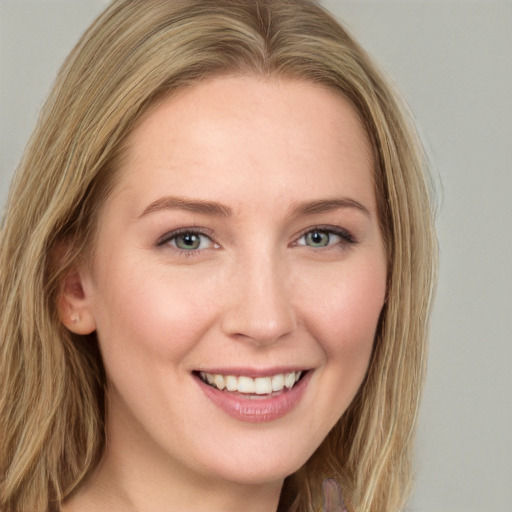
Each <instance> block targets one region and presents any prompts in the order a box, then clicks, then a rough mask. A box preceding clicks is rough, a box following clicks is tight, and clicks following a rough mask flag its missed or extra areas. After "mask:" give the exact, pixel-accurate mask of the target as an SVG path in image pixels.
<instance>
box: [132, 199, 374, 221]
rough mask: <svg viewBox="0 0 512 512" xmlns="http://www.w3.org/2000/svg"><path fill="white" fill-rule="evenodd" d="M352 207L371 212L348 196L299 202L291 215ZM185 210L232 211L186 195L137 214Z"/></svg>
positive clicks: (220, 213)
mask: <svg viewBox="0 0 512 512" xmlns="http://www.w3.org/2000/svg"><path fill="white" fill-rule="evenodd" d="M344 208H353V209H356V210H359V211H360V212H362V213H364V214H365V215H366V216H367V217H370V216H371V214H370V212H369V210H368V209H367V208H366V207H365V206H364V205H362V204H361V203H360V202H358V201H355V200H354V199H350V198H336V199H319V200H316V201H307V202H304V203H299V204H297V205H295V206H294V207H292V209H291V215H292V216H297V217H299V216H301V215H317V214H320V213H327V212H331V211H334V210H339V209H344ZM174 209H177V210H186V211H189V212H194V213H202V214H204V215H215V216H219V217H229V216H231V215H232V213H233V211H232V209H231V208H230V207H229V206H226V205H223V204H221V203H217V202H215V201H205V200H202V199H190V198H186V197H176V196H165V197H161V198H160V199H157V200H156V201H154V202H152V203H151V204H150V205H149V206H148V207H147V208H146V209H145V210H144V211H143V212H142V214H141V215H140V216H139V218H140V217H144V216H145V215H149V214H151V213H154V212H159V211H162V210H174Z"/></svg>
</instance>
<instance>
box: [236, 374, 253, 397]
mask: <svg viewBox="0 0 512 512" xmlns="http://www.w3.org/2000/svg"><path fill="white" fill-rule="evenodd" d="M238 392H239V393H254V379H251V377H238Z"/></svg>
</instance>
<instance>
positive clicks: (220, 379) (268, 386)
mask: <svg viewBox="0 0 512 512" xmlns="http://www.w3.org/2000/svg"><path fill="white" fill-rule="evenodd" d="M301 375H302V372H301V371H300V372H289V373H278V374H277V375H273V376H272V377H257V378H255V379H253V378H252V377H246V376H244V375H242V376H240V377H235V376H234V375H220V374H212V373H206V372H200V376H201V379H202V380H203V381H204V382H207V383H208V384H210V385H211V386H213V387H216V388H217V389H220V390H221V391H222V390H224V389H225V390H226V391H238V392H239V393H245V394H248V395H251V394H256V395H270V394H271V393H272V392H278V391H282V390H283V389H284V388H287V389H291V388H293V386H294V385H295V383H296V382H297V381H298V380H299V379H300V377H301Z"/></svg>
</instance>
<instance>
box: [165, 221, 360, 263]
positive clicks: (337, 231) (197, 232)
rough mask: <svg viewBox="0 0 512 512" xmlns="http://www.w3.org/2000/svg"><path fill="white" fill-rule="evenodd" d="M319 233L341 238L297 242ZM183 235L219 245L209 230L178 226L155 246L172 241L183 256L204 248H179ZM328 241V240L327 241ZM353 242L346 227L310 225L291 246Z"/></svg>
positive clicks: (333, 245)
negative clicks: (332, 240) (178, 242)
mask: <svg viewBox="0 0 512 512" xmlns="http://www.w3.org/2000/svg"><path fill="white" fill-rule="evenodd" d="M315 232H316V233H321V234H325V235H328V236H331V235H335V236H338V237H340V238H341V241H339V242H337V243H335V244H332V243H329V244H328V245H326V246H319V247H311V246H307V245H306V244H305V243H299V241H300V240H301V239H303V238H305V237H306V236H307V235H308V234H311V233H315ZM183 235H191V236H198V237H205V238H207V239H208V240H209V241H210V243H211V244H213V246H214V247H215V248H218V247H220V246H219V245H218V244H217V243H215V241H214V240H213V239H212V237H211V234H210V233H209V232H206V231H203V230H201V229H196V228H180V229H177V230H175V231H171V232H169V233H166V234H165V235H163V236H162V237H161V238H160V239H159V240H158V241H157V246H158V247H164V246H166V245H171V244H172V242H173V241H174V244H172V247H173V249H175V250H176V251H178V253H179V254H180V255H182V256H184V257H194V256H196V255H197V254H198V253H199V252H200V251H202V250H204V249H200V248H196V249H193V248H192V249H183V248H180V247H178V246H176V239H177V238H178V237H179V236H183ZM329 242H330V241H329ZM353 244H357V240H356V239H355V238H354V236H353V235H352V234H351V233H349V232H348V231H347V230H346V229H343V228H340V227H335V226H315V227H312V228H308V229H307V230H306V231H303V232H302V234H301V235H300V236H299V237H298V238H296V239H295V241H294V242H293V244H292V245H293V246H303V247H311V248H313V249H315V250H317V251H322V250H324V251H325V250H330V249H332V248H334V247H336V246H342V247H343V246H347V245H353Z"/></svg>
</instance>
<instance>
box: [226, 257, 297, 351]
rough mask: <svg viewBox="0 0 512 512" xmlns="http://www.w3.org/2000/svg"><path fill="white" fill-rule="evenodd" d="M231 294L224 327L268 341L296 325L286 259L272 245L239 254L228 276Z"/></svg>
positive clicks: (241, 335)
mask: <svg viewBox="0 0 512 512" xmlns="http://www.w3.org/2000/svg"><path fill="white" fill-rule="evenodd" d="M230 279H231V280H232V282H231V286H230V288H231V290H232V295H231V299H230V300H229V301H228V306H227V309H226V311H225V314H224V319H223V327H224V331H225V332H226V333H227V334H229V335H236V336H238V337H241V338H245V339H248V340H251V341H253V342H254V343H258V344H265V345H267V344H271V343H274V342H276V341H277V340H279V339H280V338H282V337H283V336H285V335H286V334H289V333H290V332H291V331H293V329H294V328H295V322H296V319H295V311H294V308H293V304H292V302H291V294H290V291H291V290H290V282H289V272H288V269H287V267H286V262H285V261H284V260H283V259H282V258H279V255H278V254H277V253H276V251H273V250H272V249H271V248H266V249H262V248H260V250H254V251H250V253H249V254H245V255H240V257H239V259H238V260H237V262H236V263H235V264H234V266H233V268H232V275H231V277H230Z"/></svg>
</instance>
